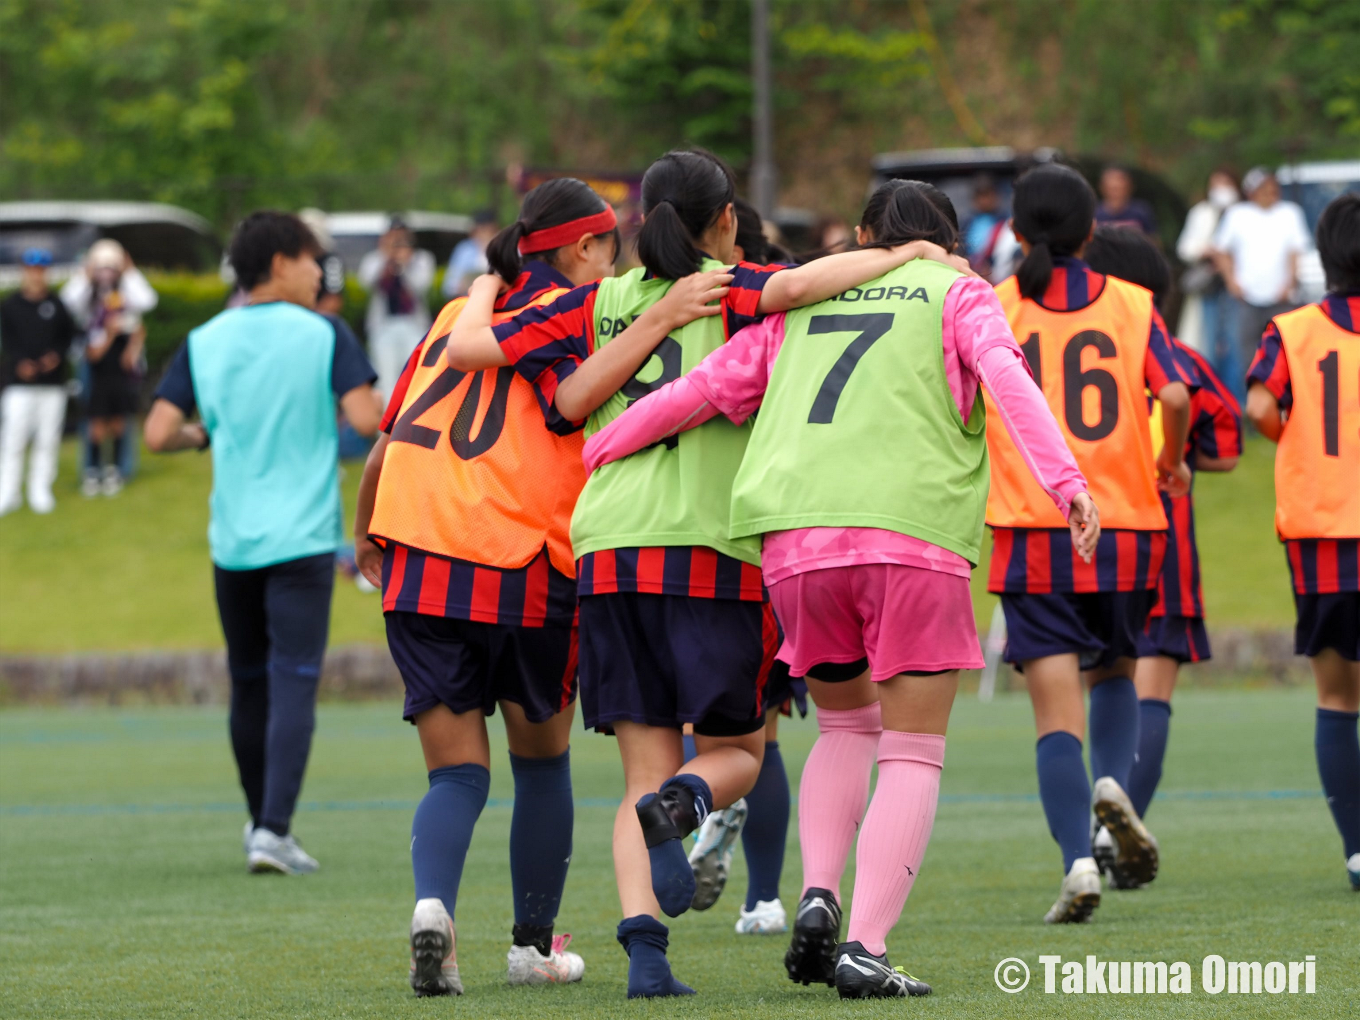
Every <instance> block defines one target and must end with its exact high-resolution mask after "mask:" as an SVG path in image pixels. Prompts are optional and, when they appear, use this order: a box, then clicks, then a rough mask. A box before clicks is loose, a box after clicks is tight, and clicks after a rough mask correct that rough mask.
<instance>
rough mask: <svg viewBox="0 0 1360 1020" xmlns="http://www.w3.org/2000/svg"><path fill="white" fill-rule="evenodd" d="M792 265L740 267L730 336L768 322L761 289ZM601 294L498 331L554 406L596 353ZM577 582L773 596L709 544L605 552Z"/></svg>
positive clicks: (575, 296)
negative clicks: (597, 303)
mask: <svg viewBox="0 0 1360 1020" xmlns="http://www.w3.org/2000/svg"><path fill="white" fill-rule="evenodd" d="M785 268H787V267H785V266H782V265H777V264H776V265H768V266H758V265H756V264H754V263H751V262H739V263H737V264H736V265H735V266H733V267H732V268H731V269H730V270H729V272H730V273H731V274H732V282H731V284H729V290H728V293H727V296H726V297H724V298H723V301H722V305H723V313H722V317H723V328H724V333H725V336H726V337H727V338H728V339H731V337H732V336H733V334H735V333H736V332H737V331H738V330H740V329H742V328H743V327H745V326H749V325H750V324H751V323H753V322H756V321H758V320H759V319H760V317H761V316H760V312H759V306H760V295H761V292H762V291H763V290H764V289H765V284H766V283H768V282H769V281H770V279H771V278H772V277H773V275H774V274H775V273H777V272H779V271H780V270H781V269H785ZM648 277H650V274H648ZM598 291H599V284H595V283H589V284H586V285H585V286H582V287H577V288H575V289H573V290H571V291H568V292H567V293H566V294H563V295H561V296H560V297H558V298H557V300H555V301H551V302H549V303H548V304H546V305H538V306H536V307H534V308H530V309H527V310H526V311H524V312H522V313H520V314H519V315H517V316H515V317H514V318H513V319H511V320H510V321H508V322H503V323H501V324H500V325H498V326H495V327H493V329H494V332H495V334H496V339H497V341H498V342H499V343H500V345H501V350H503V351H504V352H505V355H506V357H507V358H509V360H510V363H511V364H512V365H514V366H515V370H516V371H517V372H519V373H520V375H522V376H524V378H526V379H528V380H529V381H530V382H531V383H533V385H534V389H535V390H536V391H537V392H538V394H539V400H540V402H546V403H548V404H551V403H552V401H553V398H554V396H555V395H556V393H557V387H558V385H559V384H560V383H561V381H562V380H563V379H565V378H566V377H567V376H569V375H571V373H572V372H574V371H576V368H577V366H578V365H580V364H581V362H583V361H585V359H586V358H588V357H589V356H590V354H591V352H592V351H594V349H595V296H596V294H597V293H598ZM581 424H582V423H579V422H578V423H576V425H577V426H578V427H579V426H580V425H581ZM550 427H551V426H550ZM576 577H577V585H578V591H579V593H580V594H581V595H582V596H585V595H605V594H609V593H611V592H644V593H650V594H656V595H685V596H689V597H691V598H717V599H740V600H742V601H762V600H764V599H766V598H767V595H766V593H765V588H764V586H763V585H762V583H761V580H760V568H759V567H753V566H751V565H750V564H748V563H743V562H742V561H741V560H738V559H734V558H733V557H731V556H725V555H723V554H722V553H720V552H718V551H717V550H715V549H710V548H708V547H707V546H656V547H650V548H645V549H637V548H633V549H607V550H601V551H600V552H595V553H589V554H587V555H585V556H583V557H581V558H580V560H578V561H577V564H576Z"/></svg>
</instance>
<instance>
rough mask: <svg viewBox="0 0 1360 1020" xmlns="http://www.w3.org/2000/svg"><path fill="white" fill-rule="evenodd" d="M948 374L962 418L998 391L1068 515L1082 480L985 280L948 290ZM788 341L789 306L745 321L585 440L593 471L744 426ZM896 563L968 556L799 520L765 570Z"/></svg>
mask: <svg viewBox="0 0 1360 1020" xmlns="http://www.w3.org/2000/svg"><path fill="white" fill-rule="evenodd" d="M942 339H943V344H944V366H945V377H946V378H947V380H948V382H949V391H950V393H951V394H952V395H953V397H954V403H955V404H957V405H958V408H959V413H960V414H961V415H962V416H963V418H964V419H965V420H966V419H967V418H968V416H969V415H970V414H971V413H972V411H973V402H974V401H975V399H976V398H977V391H978V384H979V383H980V382H981V383H985V385H986V386H987V388H988V390H989V391H990V392H991V394H992V396H993V397H994V398H995V403H996V406H997V409H998V410H999V411H1000V413H1001V418H1002V421H1003V423H1004V424H1005V427H1006V431H1007V432H1008V433H1009V434H1010V436H1011V438H1012V439H1013V440H1014V442H1015V445H1016V446H1017V448H1019V450H1020V451H1021V454H1022V455H1023V456H1024V458H1025V460H1026V462H1027V463H1028V464H1029V466H1030V470H1031V471H1033V473H1034V475H1035V477H1036V478H1038V479H1039V480H1040V482H1041V483H1042V484H1043V485H1044V487H1045V488H1046V489H1047V490H1048V491H1049V493H1050V495H1052V496H1053V500H1054V502H1055V503H1056V504H1057V506H1058V508H1059V509H1060V510H1062V512H1063V514H1064V516H1066V514H1067V511H1068V508H1069V506H1070V504H1071V501H1072V499H1073V497H1075V496H1076V494H1077V493H1079V492H1084V491H1086V479H1085V478H1084V477H1083V476H1082V474H1081V471H1080V469H1079V468H1078V467H1077V464H1076V461H1075V459H1074V458H1073V457H1072V453H1071V451H1070V450H1068V448H1067V444H1066V443H1065V442H1064V441H1063V438H1062V434H1061V433H1060V432H1059V430H1058V427H1057V424H1056V423H1055V422H1054V421H1053V416H1052V413H1051V412H1050V411H1049V409H1048V405H1047V403H1046V402H1045V401H1044V398H1043V395H1042V394H1041V393H1040V392H1039V390H1038V388H1037V387H1036V386H1035V385H1034V382H1033V379H1032V378H1031V377H1030V374H1029V366H1028V364H1027V363H1026V362H1025V359H1024V355H1023V354H1022V353H1021V351H1020V348H1019V346H1018V345H1017V344H1016V342H1015V337H1014V336H1013V335H1012V334H1011V329H1010V324H1009V323H1008V322H1007V321H1006V315H1005V312H1004V311H1002V308H1001V303H1000V302H999V301H998V300H997V298H996V293H995V292H994V291H993V290H992V288H991V287H990V286H989V285H988V284H987V282H986V281H984V280H980V279H977V278H976V277H969V276H965V277H960V278H959V279H958V280H956V281H954V283H953V284H952V285H951V286H950V288H949V292H948V294H947V295H946V296H945V302H944V317H943V337H942ZM783 344H784V315H783V313H779V314H775V315H770V316H767V317H766V318H765V319H764V320H762V321H761V322H758V323H756V324H755V325H751V326H747V327H746V328H745V329H743V330H741V331H740V332H739V333H737V334H736V335H735V336H733V337H732V339H731V340H729V341H728V342H727V343H725V344H724V345H723V346H722V347H720V348H719V349H718V350H716V351H714V352H713V353H712V354H710V355H709V356H708V357H707V358H705V359H704V360H703V361H702V362H701V363H700V364H699V365H697V366H696V367H695V368H694V369H693V370H692V371H691V372H689V373H688V374H686V375H684V376H682V377H680V378H679V379H677V380H676V381H675V382H672V383H669V384H668V385H667V386H664V387H662V388H661V389H659V390H657V391H656V392H655V393H652V394H650V395H649V396H647V397H645V398H643V399H642V400H640V401H638V402H637V403H636V404H634V405H633V406H632V407H630V408H629V409H628V410H627V411H625V412H624V414H623V415H621V416H620V417H619V418H616V419H615V420H614V421H613V422H612V423H611V424H610V425H609V426H608V427H606V428H604V429H602V430H601V431H600V432H598V433H596V434H595V435H594V436H592V437H591V438H590V440H589V441H587V443H586V448H585V461H586V468H587V470H591V471H593V470H594V469H595V468H597V467H599V466H600V465H601V464H606V463H609V462H610V461H612V460H617V459H618V458H619V457H623V456H626V455H627V454H629V453H633V452H635V451H637V450H640V449H642V448H643V447H645V446H647V445H650V444H651V443H653V442H656V441H658V440H660V439H662V438H664V437H666V436H668V435H672V434H674V433H676V432H679V431H683V430H685V429H689V428H694V427H695V426H697V425H701V424H702V423H703V422H705V421H707V420H709V419H710V418H713V417H716V416H717V415H719V414H723V415H725V416H726V417H727V418H729V419H730V420H731V421H732V422H733V423H735V424H738V425H740V424H741V423H742V422H744V421H745V420H746V419H747V418H749V417H750V416H751V415H752V414H753V413H754V412H755V411H756V409H757V408H759V407H760V404H761V402H762V400H763V399H764V396H765V390H766V388H767V387H768V386H769V381H770V374H771V373H772V372H773V371H774V363H775V359H776V358H777V357H778V356H779V350H780V348H781V347H782V346H783ZM869 563H896V564H900V565H902V566H908V567H920V568H922V569H925V570H934V571H939V572H941V573H946V574H954V575H957V576H960V577H968V576H969V574H970V573H971V572H972V564H970V563H969V562H968V561H967V560H966V559H964V558H963V557H962V556H960V555H959V554H958V553H955V552H951V551H949V550H948V549H943V548H941V547H940V546H937V545H933V544H932V543H930V542H926V541H923V540H922V539H919V538H913V537H912V536H910V535H903V534H901V533H900V532H896V531H888V530H886V529H882V528H795V529H792V530H789V531H774V532H770V533H769V534H767V535H766V536H765V538H764V544H763V546H762V548H761V571H762V573H763V575H764V579H765V583H766V584H767V585H770V584H774V583H775V582H777V581H782V580H784V579H785V578H788V577H792V576H793V575H795V574H801V573H806V572H807V571H810V570H822V569H825V568H828V567H844V566H857V565H862V564H869Z"/></svg>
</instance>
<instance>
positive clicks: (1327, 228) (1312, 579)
mask: <svg viewBox="0 0 1360 1020" xmlns="http://www.w3.org/2000/svg"><path fill="white" fill-rule="evenodd" d="M1317 246H1318V254H1319V255H1320V256H1321V257H1322V268H1323V269H1324V270H1325V271H1326V273H1327V285H1328V286H1329V287H1330V288H1331V290H1330V292H1329V293H1328V294H1327V295H1326V296H1325V297H1324V298H1323V299H1322V301H1320V302H1319V303H1318V304H1315V305H1306V306H1305V307H1303V308H1298V309H1295V310H1294V311H1292V312H1286V313H1285V314H1284V315H1279V316H1276V317H1275V319H1274V320H1273V321H1272V322H1271V323H1270V325H1269V326H1267V327H1266V331H1265V335H1264V336H1263V337H1262V338H1261V348H1260V350H1259V351H1257V353H1256V358H1255V360H1254V361H1253V362H1252V365H1251V370H1250V372H1249V373H1248V375H1247V385H1248V390H1247V417H1248V418H1250V419H1251V421H1252V424H1253V425H1255V426H1256V427H1257V428H1258V429H1259V430H1260V431H1261V434H1262V435H1264V436H1265V437H1266V438H1267V439H1270V440H1272V441H1274V442H1277V443H1279V449H1278V450H1277V451H1276V453H1275V530H1276V531H1277V532H1278V533H1279V536H1280V538H1281V540H1282V541H1283V542H1284V547H1285V552H1286V554H1287V556H1288V559H1289V572H1290V574H1291V575H1292V577H1293V581H1294V605H1295V607H1296V608H1297V610H1298V625H1297V626H1296V627H1295V630H1294V651H1295V652H1296V653H1298V654H1299V655H1306V656H1308V658H1309V661H1311V662H1312V665H1313V676H1314V679H1316V681H1317V691H1318V709H1317V724H1316V726H1317V728H1316V730H1315V735H1314V747H1315V749H1316V753H1317V764H1318V772H1319V773H1320V774H1321V776H1322V789H1323V791H1324V792H1325V793H1326V795H1327V804H1328V806H1329V807H1330V808H1331V809H1332V817H1333V818H1334V819H1335V820H1336V827H1337V829H1338V830H1339V831H1340V833H1341V842H1342V846H1343V850H1344V853H1345V855H1346V871H1347V874H1348V875H1349V877H1350V882H1351V887H1352V888H1353V889H1356V890H1360V739H1358V738H1357V734H1356V719H1357V711H1358V710H1360V195H1355V194H1347V195H1342V196H1340V197H1339V198H1336V199H1334V200H1333V201H1332V203H1331V204H1330V205H1328V206H1327V208H1326V209H1325V210H1323V213H1322V216H1321V217H1319V218H1318V226H1317Z"/></svg>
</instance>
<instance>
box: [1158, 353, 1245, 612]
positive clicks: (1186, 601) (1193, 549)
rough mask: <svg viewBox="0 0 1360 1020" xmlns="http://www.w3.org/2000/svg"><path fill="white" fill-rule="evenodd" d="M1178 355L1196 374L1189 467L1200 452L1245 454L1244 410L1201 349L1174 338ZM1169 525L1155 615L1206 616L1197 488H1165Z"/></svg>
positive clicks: (1185, 367) (1189, 371) (1164, 506)
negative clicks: (1175, 492) (1180, 491)
mask: <svg viewBox="0 0 1360 1020" xmlns="http://www.w3.org/2000/svg"><path fill="white" fill-rule="evenodd" d="M1172 342H1173V344H1174V345H1175V350H1176V356H1177V358H1178V359H1180V362H1181V368H1182V370H1183V373H1184V374H1185V375H1186V376H1187V377H1193V378H1194V379H1195V386H1194V387H1193V388H1192V390H1191V393H1190V434H1189V437H1188V438H1187V440H1186V449H1185V459H1186V462H1187V463H1188V464H1189V465H1190V468H1191V470H1192V471H1193V470H1194V468H1195V460H1196V458H1197V457H1212V458H1214V459H1220V458H1229V457H1240V456H1242V410H1241V408H1240V407H1239V406H1238V404H1237V400H1236V398H1234V397H1233V395H1232V394H1231V393H1230V392H1229V391H1228V387H1227V386H1226V385H1224V383H1223V380H1222V379H1220V378H1219V377H1218V376H1217V375H1216V374H1215V372H1214V370H1213V369H1212V368H1211V367H1210V366H1209V363H1208V362H1207V361H1205V360H1204V358H1203V357H1202V356H1201V355H1200V354H1199V353H1198V352H1197V351H1194V350H1192V349H1191V348H1189V347H1187V346H1186V345H1185V344H1183V343H1181V342H1180V341H1179V340H1176V339H1175V338H1173V339H1172ZM1162 509H1164V510H1165V511H1166V519H1167V521H1168V522H1169V523H1170V525H1171V527H1170V529H1169V530H1168V541H1167V549H1166V559H1165V560H1163V561H1162V577H1161V583H1160V584H1159V586H1158V594H1159V598H1158V600H1157V605H1156V607H1154V608H1153V610H1152V614H1151V615H1153V616H1190V617H1203V616H1204V587H1203V585H1202V583H1201V578H1200V566H1199V546H1198V544H1197V543H1196V541H1195V504H1194V494H1193V493H1186V494H1185V495H1184V496H1181V497H1179V498H1178V499H1172V498H1171V497H1170V496H1168V495H1167V494H1166V493H1162Z"/></svg>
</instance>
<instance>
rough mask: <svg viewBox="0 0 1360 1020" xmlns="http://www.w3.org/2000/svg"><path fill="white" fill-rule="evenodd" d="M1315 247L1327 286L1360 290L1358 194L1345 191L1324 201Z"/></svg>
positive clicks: (1359, 204) (1333, 288) (1359, 206)
mask: <svg viewBox="0 0 1360 1020" xmlns="http://www.w3.org/2000/svg"><path fill="white" fill-rule="evenodd" d="M1317 246H1318V257H1319V258H1321V259H1322V271H1323V272H1324V273H1326V274H1327V286H1328V287H1330V288H1331V289H1332V290H1334V291H1340V292H1342V293H1345V292H1347V291H1356V290H1360V195H1357V194H1355V193H1354V192H1348V193H1347V194H1344V195H1338V196H1337V197H1336V198H1334V199H1332V200H1331V201H1330V202H1329V203H1327V208H1326V209H1323V210H1322V215H1321V216H1319V217H1318V225H1317Z"/></svg>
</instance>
